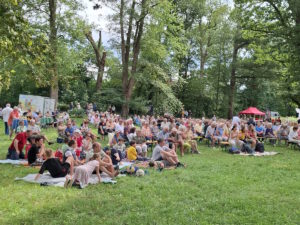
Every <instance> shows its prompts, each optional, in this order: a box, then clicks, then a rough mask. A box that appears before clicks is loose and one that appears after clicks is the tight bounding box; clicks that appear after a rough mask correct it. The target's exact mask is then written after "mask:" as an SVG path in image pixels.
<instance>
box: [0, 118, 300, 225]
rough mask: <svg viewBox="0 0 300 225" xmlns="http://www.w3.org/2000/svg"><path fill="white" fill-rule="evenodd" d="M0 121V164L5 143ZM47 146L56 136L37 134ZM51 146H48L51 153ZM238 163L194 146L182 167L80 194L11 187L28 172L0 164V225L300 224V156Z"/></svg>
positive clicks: (239, 159)
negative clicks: (197, 151)
mask: <svg viewBox="0 0 300 225" xmlns="http://www.w3.org/2000/svg"><path fill="white" fill-rule="evenodd" d="M3 131H4V128H3V122H2V121H0V133H1V135H0V149H1V150H0V158H1V159H4V158H5V155H6V152H7V148H8V146H9V144H10V141H9V138H8V137H6V136H4V135H3ZM43 132H44V134H46V135H47V136H48V138H49V139H51V140H55V138H56V131H55V130H54V129H47V130H44V131H43ZM57 146H58V145H57V144H56V145H55V146H54V147H57ZM266 148H267V150H275V151H279V152H281V153H282V154H279V155H276V156H269V157H242V156H237V155H230V154H228V153H225V152H222V151H221V150H220V149H214V150H213V149H210V148H207V147H206V146H204V145H203V144H201V145H200V147H199V149H200V151H201V152H202V154H201V155H186V156H184V158H181V159H180V160H181V161H182V162H184V163H186V164H187V168H185V169H182V168H180V169H176V170H171V171H163V172H161V173H160V172H157V171H155V170H149V172H150V175H147V176H145V177H141V178H139V177H124V178H120V179H117V181H118V183H117V184H115V185H111V184H98V185H91V186H89V187H87V188H86V189H84V190H79V189H62V188H57V187H41V186H39V185H37V184H29V183H25V182H23V181H14V178H15V177H22V176H25V175H27V174H28V173H35V172H37V170H36V169H32V168H24V167H22V166H12V165H0V224H138V225H140V224H300V151H296V150H291V149H288V148H286V147H275V148H273V147H271V146H270V145H267V146H266Z"/></svg>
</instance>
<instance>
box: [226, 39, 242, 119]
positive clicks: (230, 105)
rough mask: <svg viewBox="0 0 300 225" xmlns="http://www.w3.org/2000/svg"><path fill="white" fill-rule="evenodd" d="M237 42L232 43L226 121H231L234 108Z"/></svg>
mask: <svg viewBox="0 0 300 225" xmlns="http://www.w3.org/2000/svg"><path fill="white" fill-rule="evenodd" d="M238 50H239V48H238V42H237V40H235V41H234V47H233V54H232V64H231V77H230V90H229V101H228V119H231V118H232V116H233V108H234V94H235V85H236V76H235V74H236V62H237V56H238Z"/></svg>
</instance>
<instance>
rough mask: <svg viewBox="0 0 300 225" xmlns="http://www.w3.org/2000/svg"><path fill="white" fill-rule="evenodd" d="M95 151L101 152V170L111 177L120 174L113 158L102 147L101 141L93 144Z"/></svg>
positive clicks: (99, 159)
mask: <svg viewBox="0 0 300 225" xmlns="http://www.w3.org/2000/svg"><path fill="white" fill-rule="evenodd" d="M93 152H94V153H98V154H100V158H98V161H99V166H100V167H99V170H100V172H104V173H106V174H107V175H108V176H110V177H116V176H118V174H119V171H115V169H114V166H113V164H112V160H111V158H110V157H109V156H108V155H107V154H106V153H105V152H104V151H103V150H102V149H101V144H100V143H98V142H95V143H94V144H93Z"/></svg>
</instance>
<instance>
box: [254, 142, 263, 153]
mask: <svg viewBox="0 0 300 225" xmlns="http://www.w3.org/2000/svg"><path fill="white" fill-rule="evenodd" d="M255 151H256V152H264V151H265V146H264V144H263V143H257V144H256V146H255Z"/></svg>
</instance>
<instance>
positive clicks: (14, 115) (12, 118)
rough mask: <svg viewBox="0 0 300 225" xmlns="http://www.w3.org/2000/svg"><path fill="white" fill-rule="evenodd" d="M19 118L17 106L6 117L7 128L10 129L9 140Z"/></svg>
mask: <svg viewBox="0 0 300 225" xmlns="http://www.w3.org/2000/svg"><path fill="white" fill-rule="evenodd" d="M19 117H20V113H19V109H18V107H17V106H15V107H14V109H13V110H12V111H11V113H10V114H9V117H8V121H7V123H8V126H9V128H10V133H9V137H10V138H11V136H12V134H13V131H14V130H15V129H16V128H17V127H18V120H19Z"/></svg>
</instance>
